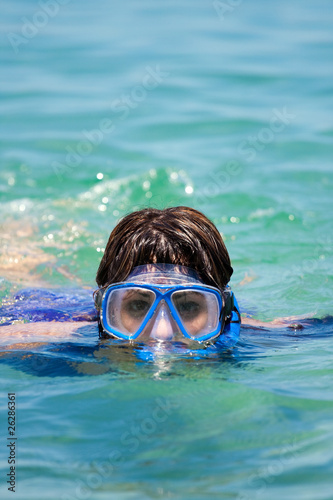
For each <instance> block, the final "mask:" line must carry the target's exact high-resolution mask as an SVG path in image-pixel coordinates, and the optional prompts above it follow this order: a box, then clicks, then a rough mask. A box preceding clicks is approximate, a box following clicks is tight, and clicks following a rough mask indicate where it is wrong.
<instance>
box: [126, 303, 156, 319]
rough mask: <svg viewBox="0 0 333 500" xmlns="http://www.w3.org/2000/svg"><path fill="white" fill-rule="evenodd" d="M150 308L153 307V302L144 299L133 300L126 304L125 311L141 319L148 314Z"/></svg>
mask: <svg viewBox="0 0 333 500" xmlns="http://www.w3.org/2000/svg"><path fill="white" fill-rule="evenodd" d="M150 306H151V301H147V300H142V299H132V300H128V301H127V302H126V303H125V304H124V307H123V309H124V311H125V312H126V313H127V314H130V315H131V316H133V317H135V318H139V317H142V316H145V315H146V314H147V312H148V311H149V308H150Z"/></svg>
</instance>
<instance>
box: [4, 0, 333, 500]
mask: <svg viewBox="0 0 333 500" xmlns="http://www.w3.org/2000/svg"><path fill="white" fill-rule="evenodd" d="M1 10H2V20H1V33H2V36H1V41H0V43H1V48H2V52H1V53H2V71H1V76H0V79H1V90H0V91H1V103H0V110H1V118H2V120H1V124H0V126H1V135H2V143H1V146H0V153H1V173H0V190H1V205H0V215H1V257H0V258H1V260H0V265H1V275H2V276H3V279H2V280H1V297H2V301H3V304H8V302H9V301H10V300H11V297H12V296H13V295H14V294H15V293H17V292H18V291H19V290H21V289H22V288H25V287H27V286H28V287H35V288H37V289H46V290H52V291H53V292H54V291H55V292H57V291H58V293H67V292H68V293H70V291H71V290H75V291H76V292H75V293H81V292H80V291H82V290H84V291H85V292H84V293H88V294H89V293H90V291H91V290H93V289H94V287H95V286H96V285H95V283H94V277H95V273H96V269H97V267H98V264H99V261H100V259H101V257H102V255H103V250H104V248H105V245H106V242H107V238H108V235H109V233H110V231H111V229H112V228H113V227H114V226H115V224H116V223H117V221H118V220H119V219H120V218H121V217H122V216H123V215H124V214H126V213H128V212H130V211H132V210H135V209H140V208H143V207H146V206H152V207H157V208H161V207H166V206H174V205H189V206H192V207H194V208H197V209H199V210H201V211H203V212H204V213H205V214H206V215H207V216H208V217H210V218H211V220H212V221H213V222H214V223H215V224H216V225H217V227H218V229H219V230H220V231H221V233H222V234H223V237H224V240H225V242H226V245H227V248H228V250H229V252H230V256H231V258H232V263H233V267H234V274H233V277H232V281H231V286H232V288H233V290H234V292H235V294H236V296H237V299H238V302H239V303H240V306H241V308H242V310H243V311H246V312H248V313H250V314H252V315H254V316H255V317H256V318H258V319H261V320H272V319H274V318H276V317H280V316H290V315H305V316H310V317H312V318H317V319H316V320H313V321H307V322H305V323H304V327H305V328H304V329H303V330H294V329H287V328H282V329H278V330H270V329H269V328H267V329H266V330H255V329H244V330H243V331H242V335H241V340H240V342H239V344H238V345H237V346H236V347H235V348H234V349H233V350H231V351H228V352H224V353H223V352H222V353H215V354H214V355H210V356H207V357H204V356H195V355H193V356H190V355H182V354H181V353H172V352H163V351H161V352H155V353H154V355H153V356H152V357H150V358H149V359H146V357H145V356H144V355H143V354H144V352H143V350H142V348H138V349H133V348H129V347H128V346H125V345H123V344H122V343H121V342H120V343H117V342H116V343H114V342H112V341H108V340H105V341H101V340H98V337H97V332H96V328H95V326H94V325H92V326H91V327H88V328H85V329H83V330H82V333H81V334H79V333H78V334H77V335H76V336H74V337H68V338H67V337H64V338H63V339H61V340H54V339H52V342H51V343H50V342H49V341H48V339H45V341H43V342H39V343H36V342H31V343H30V344H16V345H14V346H11V347H9V346H8V343H6V341H4V339H2V341H1V344H2V352H1V358H0V359H1V361H2V363H1V367H0V372H1V373H0V383H1V398H2V400H1V401H2V402H1V410H2V411H1V421H0V425H1V428H0V434H1V438H2V439H1V444H0V446H1V450H0V456H1V498H12V497H14V495H13V493H12V492H11V491H8V487H9V484H7V483H6V481H7V474H8V473H9V464H8V453H9V451H8V450H9V448H8V447H7V443H8V442H9V441H8V440H7V437H8V415H7V411H8V406H7V402H8V399H7V393H15V395H16V418H17V425H16V430H15V432H16V437H17V441H16V443H17V444H16V464H15V466H16V483H15V484H16V493H15V495H16V496H15V498H17V499H24V500H25V499H33V500H44V499H52V500H65V499H89V498H91V499H98V500H99V499H101V500H102V499H114V500H125V499H126V500H146V499H147V500H148V499H159V498H171V499H179V500H186V499H194V500H206V499H210V498H217V499H220V498H225V499H237V500H245V499H246V500H254V499H255V500H257V499H258V500H260V499H263V500H267V499H270V500H271V499H272V500H280V499H281V498H284V499H285V500H287V499H295V498H302V499H309V500H314V499H315V500H329V499H330V500H331V499H332V498H333V484H332V477H333V475H332V474H333V452H332V444H331V443H332V438H333V425H332V410H333V401H332V400H333V393H332V382H333V380H332V351H333V348H332V331H333V328H332V321H331V319H330V318H327V316H329V315H330V314H331V313H332V276H333V259H332V253H333V252H332V247H333V234H332V208H333V207H332V198H333V197H332V184H333V173H332V149H333V148H332V135H333V128H332V101H333V99H332V97H333V91H332V72H333V70H332V68H333V65H332V41H333V35H332V29H331V26H332V15H333V6H332V3H331V2H330V1H329V0H317V1H314V0H295V1H293V2H288V1H287V0H281V1H280V2H265V1H264V0H254V1H252V2H247V1H245V0H244V1H237V2H236V1H231V0H226V1H225V2H217V1H216V2H215V1H211V2H207V1H204V0H195V1H192V2H185V1H183V0H178V1H175V0H173V1H169V2H152V1H147V0H146V1H141V2H135V1H134V0H129V1H127V2H122V3H121V2H110V1H109V2H107V1H106V0H96V1H95V2H88V1H84V2H82V1H81V2H77V1H76V0H71V1H63V0H53V1H49V2H47V1H46V0H45V1H41V2H37V1H32V0H24V1H23V0H16V1H15V2H12V1H11V2H10V1H9V0H4V2H3V3H2V7H1ZM73 293H74V291H73ZM82 293H83V292H82ZM321 318H326V319H321ZM0 328H1V327H0ZM59 328H61V325H60V326H59ZM0 333H1V330H0Z"/></svg>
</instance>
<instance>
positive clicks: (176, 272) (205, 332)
mask: <svg viewBox="0 0 333 500" xmlns="http://www.w3.org/2000/svg"><path fill="white" fill-rule="evenodd" d="M95 304H96V307H97V309H98V310H99V312H100V331H101V332H103V334H104V335H105V334H107V335H110V336H112V337H116V338H118V339H123V340H127V341H131V342H132V341H136V342H147V341H150V340H151V339H153V340H155V341H159V342H171V341H176V342H177V341H180V342H184V341H185V343H189V342H190V341H195V342H198V343H205V344H207V343H212V342H216V341H217V339H218V338H219V337H220V336H221V333H222V332H224V329H225V327H227V326H229V325H230V322H234V323H238V325H237V326H238V335H236V337H237V338H234V337H235V335H232V337H233V342H232V344H234V343H235V342H236V341H237V339H238V336H239V326H240V315H239V311H238V306H237V302H236V301H235V298H234V295H233V293H232V291H231V290H230V288H229V287H226V288H225V289H224V290H223V292H222V293H221V291H220V290H219V289H218V288H215V287H212V286H208V285H205V284H204V283H202V281H201V280H200V279H199V277H198V275H197V273H196V272H195V271H194V270H192V269H189V268H187V267H184V266H178V265H172V264H147V265H144V266H138V267H136V268H134V269H133V271H132V273H131V274H130V275H129V276H128V278H127V279H126V280H125V281H124V282H121V283H114V284H111V285H109V286H108V287H107V288H106V289H105V290H104V289H100V290H99V291H98V292H97V293H96V295H95ZM235 313H236V315H235ZM227 330H228V328H227ZM229 330H230V326H229ZM230 340H231V338H230Z"/></svg>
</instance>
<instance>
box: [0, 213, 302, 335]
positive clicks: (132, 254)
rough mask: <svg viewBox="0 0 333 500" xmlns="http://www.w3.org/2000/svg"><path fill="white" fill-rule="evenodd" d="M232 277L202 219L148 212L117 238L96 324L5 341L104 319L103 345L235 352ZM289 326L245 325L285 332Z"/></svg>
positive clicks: (213, 231) (107, 259) (124, 225)
mask: <svg viewBox="0 0 333 500" xmlns="http://www.w3.org/2000/svg"><path fill="white" fill-rule="evenodd" d="M232 273H233V268H232V266H231V262H230V257H229V254H228V251H227V249H226V246H225V244H224V242H223V239H222V237H221V234H220V233H219V231H218V230H217V228H216V227H215V225H214V224H213V223H212V222H211V221H210V220H209V219H208V218H207V217H206V216H205V215H203V214H202V213H201V212H199V211H198V210H195V209H193V208H189V207H185V206H180V207H172V208H166V209H163V210H159V209H154V208H145V209H142V210H140V211H136V212H133V213H130V214H128V215H126V216H125V217H124V218H123V219H121V220H120V222H119V223H118V224H117V225H116V227H115V228H114V229H113V231H112V232H111V235H110V237H109V240H108V243H107V245H106V248H105V252H104V255H103V257H102V260H101V262H100V265H99V268H98V271H97V275H96V282H97V285H98V287H99V288H98V290H96V291H95V292H94V298H95V305H96V309H97V311H98V314H97V316H96V314H95V315H93V316H92V317H90V318H85V317H84V316H83V317H81V318H80V323H78V322H76V321H75V320H74V318H73V316H71V317H70V318H69V319H70V320H72V321H68V322H67V323H61V327H60V326H59V323H58V322H57V321H54V320H53V322H52V323H51V322H45V321H42V322H40V323H35V324H32V323H25V324H16V325H9V326H3V327H1V333H2V334H3V335H4V334H6V335H10V334H14V333H17V334H21V335H22V336H24V335H25V334H28V335H29V334H30V333H33V334H35V335H36V334H38V333H40V334H43V335H52V336H56V337H62V336H66V335H68V333H71V332H74V331H76V330H77V329H78V328H79V327H82V326H85V325H91V324H92V323H91V321H92V320H94V321H96V319H97V322H98V328H99V334H100V336H102V337H112V338H117V339H123V340H124V341H131V342H156V341H158V342H170V341H177V342H183V343H185V344H186V343H187V344H189V343H191V342H195V343H199V344H200V345H202V344H206V343H210V344H211V343H218V342H219V341H220V340H221V339H223V338H225V339H227V340H228V342H229V345H232V344H234V343H235V342H236V341H237V339H238V336H239V330H240V312H239V308H238V304H237V301H236V299H235V297H234V294H233V292H232V291H231V289H230V288H229V286H228V283H229V281H230V277H231V275H232ZM82 319H83V320H84V319H90V321H87V322H86V321H82ZM288 319H292V318H285V320H288ZM285 320H283V319H282V320H274V321H273V322H270V323H261V322H259V321H256V320H253V319H251V318H245V320H244V321H243V323H244V324H247V325H253V326H269V327H281V326H287V325H286V323H285ZM62 321H64V320H62ZM228 342H227V344H228Z"/></svg>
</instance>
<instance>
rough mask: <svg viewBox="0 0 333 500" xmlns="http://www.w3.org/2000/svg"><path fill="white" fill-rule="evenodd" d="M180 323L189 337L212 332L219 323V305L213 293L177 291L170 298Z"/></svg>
mask: <svg viewBox="0 0 333 500" xmlns="http://www.w3.org/2000/svg"><path fill="white" fill-rule="evenodd" d="M171 300H172V303H173V306H174V307H175V309H176V311H177V313H178V315H179V318H180V321H181V322H182V325H183V327H184V329H185V330H186V332H187V333H188V334H189V335H190V336H191V337H201V336H203V335H207V334H209V333H212V332H214V331H215V330H216V329H217V325H218V322H219V316H220V311H219V303H218V300H217V297H216V296H215V294H214V293H212V292H209V291H207V292H206V291H205V292H201V291H196V290H191V289H189V290H178V291H175V292H174V293H173V294H172V297H171Z"/></svg>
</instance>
